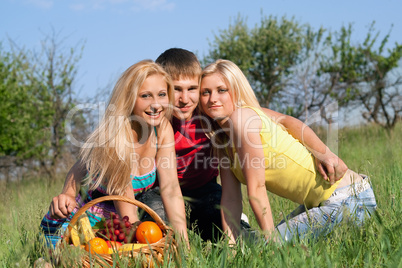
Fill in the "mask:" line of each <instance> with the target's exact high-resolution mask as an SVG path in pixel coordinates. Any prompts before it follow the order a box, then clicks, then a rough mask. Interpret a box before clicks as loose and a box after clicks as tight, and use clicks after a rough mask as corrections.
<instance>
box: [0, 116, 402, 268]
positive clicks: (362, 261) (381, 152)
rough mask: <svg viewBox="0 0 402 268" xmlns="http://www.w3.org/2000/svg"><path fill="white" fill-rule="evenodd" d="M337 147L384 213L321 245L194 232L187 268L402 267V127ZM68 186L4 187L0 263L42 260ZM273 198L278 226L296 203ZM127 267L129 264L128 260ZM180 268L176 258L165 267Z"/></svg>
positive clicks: (345, 227) (349, 137)
mask: <svg viewBox="0 0 402 268" xmlns="http://www.w3.org/2000/svg"><path fill="white" fill-rule="evenodd" d="M338 149H339V151H338V152H339V155H340V156H341V158H342V159H343V160H344V161H345V162H346V163H347V165H348V166H349V168H351V169H353V170H355V171H357V172H360V173H365V174H367V175H369V176H370V177H371V180H372V183H373V187H374V191H375V194H376V198H377V203H378V210H377V213H376V215H374V216H373V217H372V218H371V220H369V221H368V222H366V224H365V225H364V226H363V228H356V227H354V226H353V225H350V224H346V223H345V224H342V225H341V226H339V227H338V228H336V229H335V230H334V231H333V232H332V233H331V234H330V235H329V236H328V237H323V238H321V239H319V240H318V241H314V242H303V243H302V242H300V243H295V244H287V245H283V246H278V245H272V244H268V245H264V243H263V242H262V241H260V242H247V241H243V242H242V243H239V244H238V245H237V246H235V247H234V248H229V247H228V246H227V244H226V243H224V242H222V243H218V244H216V245H213V244H211V243H204V242H202V241H201V239H200V238H199V237H198V236H197V235H195V234H193V233H191V232H190V234H189V235H190V244H191V251H190V252H187V253H186V254H184V253H183V252H182V254H181V255H180V256H181V263H182V266H183V267H247V268H250V267H402V262H401V259H402V247H401V237H402V225H401V222H402V221H401V220H400V217H401V213H402V210H401V190H402V125H401V124H399V125H398V126H397V129H396V130H395V131H394V133H393V135H392V137H388V136H387V135H386V133H385V131H383V130H382V129H380V128H378V127H373V126H370V127H364V128H356V129H348V130H342V131H340V132H339V148H338ZM62 185H63V178H60V179H59V180H58V181H57V183H56V185H53V186H52V187H49V186H47V184H46V183H45V181H44V180H40V179H30V180H26V181H24V182H20V183H15V184H10V185H7V187H6V186H5V185H2V184H0V189H1V190H3V195H2V196H1V197H0V234H1V235H0V267H29V266H32V264H33V262H34V261H35V260H36V259H37V258H39V257H41V256H44V257H47V252H46V250H44V248H43V246H42V245H41V244H40V243H39V241H38V238H37V236H38V233H39V228H38V227H39V223H40V219H41V218H42V216H43V214H44V213H45V212H46V211H47V209H48V205H49V203H50V201H51V197H52V196H55V195H57V194H58V193H59V191H60V189H61V188H62ZM269 197H270V202H271V206H272V210H273V213H274V218H275V222H276V223H277V222H279V221H280V219H281V218H282V217H283V215H287V214H288V213H289V212H290V211H292V210H293V209H294V208H295V207H296V205H295V204H293V203H291V202H289V201H287V200H284V199H282V198H279V197H277V196H273V195H269ZM244 212H245V213H246V214H247V215H248V216H249V219H250V223H251V225H252V227H254V228H257V226H258V225H257V223H256V221H255V218H254V216H253V215H252V211H251V209H250V207H249V205H248V204H247V203H245V208H244ZM180 250H181V251H183V249H182V248H181V249H180ZM76 253H77V252H72V251H71V250H70V252H65V253H64V255H63V258H64V259H65V260H66V261H69V262H70V261H74V260H77V258H78V257H75V256H76ZM122 261H123V262H124V260H122ZM70 264H71V263H70ZM67 266H70V265H67ZM121 266H123V267H125V265H124V263H122V265H121ZM133 266H134V267H135V265H133ZM176 266H177V263H175V262H172V263H168V264H166V265H165V266H164V267H176Z"/></svg>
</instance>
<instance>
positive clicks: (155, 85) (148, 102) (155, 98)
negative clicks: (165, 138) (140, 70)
mask: <svg viewBox="0 0 402 268" xmlns="http://www.w3.org/2000/svg"><path fill="white" fill-rule="evenodd" d="M168 105H169V97H168V85H167V83H166V81H165V79H164V78H163V76H162V75H159V74H154V75H151V76H149V77H148V78H147V79H145V82H144V83H143V84H142V86H141V88H140V89H139V90H138V93H137V100H136V101H135V106H134V110H133V115H136V116H138V117H140V118H143V119H144V120H145V122H146V123H147V124H148V125H151V126H158V125H159V124H160V123H161V121H162V118H163V117H164V116H165V109H166V108H167V107H168Z"/></svg>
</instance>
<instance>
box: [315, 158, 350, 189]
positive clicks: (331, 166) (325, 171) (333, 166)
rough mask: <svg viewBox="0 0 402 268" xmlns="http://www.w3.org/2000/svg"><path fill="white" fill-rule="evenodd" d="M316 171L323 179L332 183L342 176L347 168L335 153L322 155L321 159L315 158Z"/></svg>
mask: <svg viewBox="0 0 402 268" xmlns="http://www.w3.org/2000/svg"><path fill="white" fill-rule="evenodd" d="M315 162H316V165H317V169H318V172H319V173H320V174H321V175H322V177H323V178H324V180H326V181H328V182H329V183H330V184H331V185H333V184H334V183H335V182H336V181H338V180H340V179H342V178H343V176H344V175H345V172H346V171H347V170H348V167H347V166H346V164H345V163H344V162H343V161H342V159H340V158H339V157H338V156H336V155H335V154H331V155H330V156H324V157H322V158H321V159H318V158H316V159H315Z"/></svg>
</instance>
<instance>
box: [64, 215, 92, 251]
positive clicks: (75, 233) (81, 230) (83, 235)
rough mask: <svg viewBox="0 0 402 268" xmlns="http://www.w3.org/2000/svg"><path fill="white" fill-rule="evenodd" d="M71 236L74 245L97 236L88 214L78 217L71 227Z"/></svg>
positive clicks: (84, 242)
mask: <svg viewBox="0 0 402 268" xmlns="http://www.w3.org/2000/svg"><path fill="white" fill-rule="evenodd" d="M70 237H71V240H72V242H73V244H74V246H76V247H78V246H80V245H83V244H86V243H88V242H89V241H90V240H91V239H93V238H95V234H94V231H93V230H92V227H91V223H90V222H89V218H88V216H87V214H83V215H81V216H80V217H79V218H78V220H77V222H76V223H75V224H74V226H73V227H72V228H71V236H70Z"/></svg>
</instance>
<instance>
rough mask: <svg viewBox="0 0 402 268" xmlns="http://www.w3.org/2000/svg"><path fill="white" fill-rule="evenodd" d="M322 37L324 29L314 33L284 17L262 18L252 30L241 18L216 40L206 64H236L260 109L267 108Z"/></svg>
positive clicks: (306, 26)
mask: <svg viewBox="0 0 402 268" xmlns="http://www.w3.org/2000/svg"><path fill="white" fill-rule="evenodd" d="M321 35H322V29H320V30H319V31H318V32H317V33H315V32H313V30H312V29H311V28H310V27H309V26H308V25H300V24H299V23H298V22H296V21H295V20H293V19H291V20H288V19H286V18H285V17H283V18H281V19H278V18H276V17H272V16H269V17H266V16H262V19H261V21H260V23H259V25H256V26H255V27H254V28H251V29H249V27H248V26H247V24H246V20H245V19H243V18H242V17H240V16H238V17H237V19H236V20H235V22H234V23H233V24H231V25H229V27H228V29H227V30H221V31H220V32H219V35H216V36H215V40H214V42H213V43H211V44H210V45H211V47H212V48H211V50H210V52H209V55H208V56H207V57H206V58H205V59H204V61H203V62H204V64H207V63H209V62H211V61H214V60H217V59H228V60H231V61H233V62H234V63H236V64H237V65H238V66H239V68H240V69H241V70H242V71H243V72H244V74H245V75H246V76H247V78H248V79H249V81H250V84H251V85H252V86H253V88H254V90H255V91H256V94H257V98H258V99H259V101H260V103H261V105H263V106H268V105H269V104H270V102H271V101H272V100H273V99H274V98H275V96H276V95H277V93H278V92H279V91H281V90H283V88H284V87H285V85H286V78H287V77H289V75H290V74H291V73H292V68H294V66H295V65H297V64H299V63H300V62H302V61H303V60H305V59H306V57H308V51H309V50H310V49H312V48H313V47H314V46H316V45H317V42H319V41H320V39H321Z"/></svg>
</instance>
